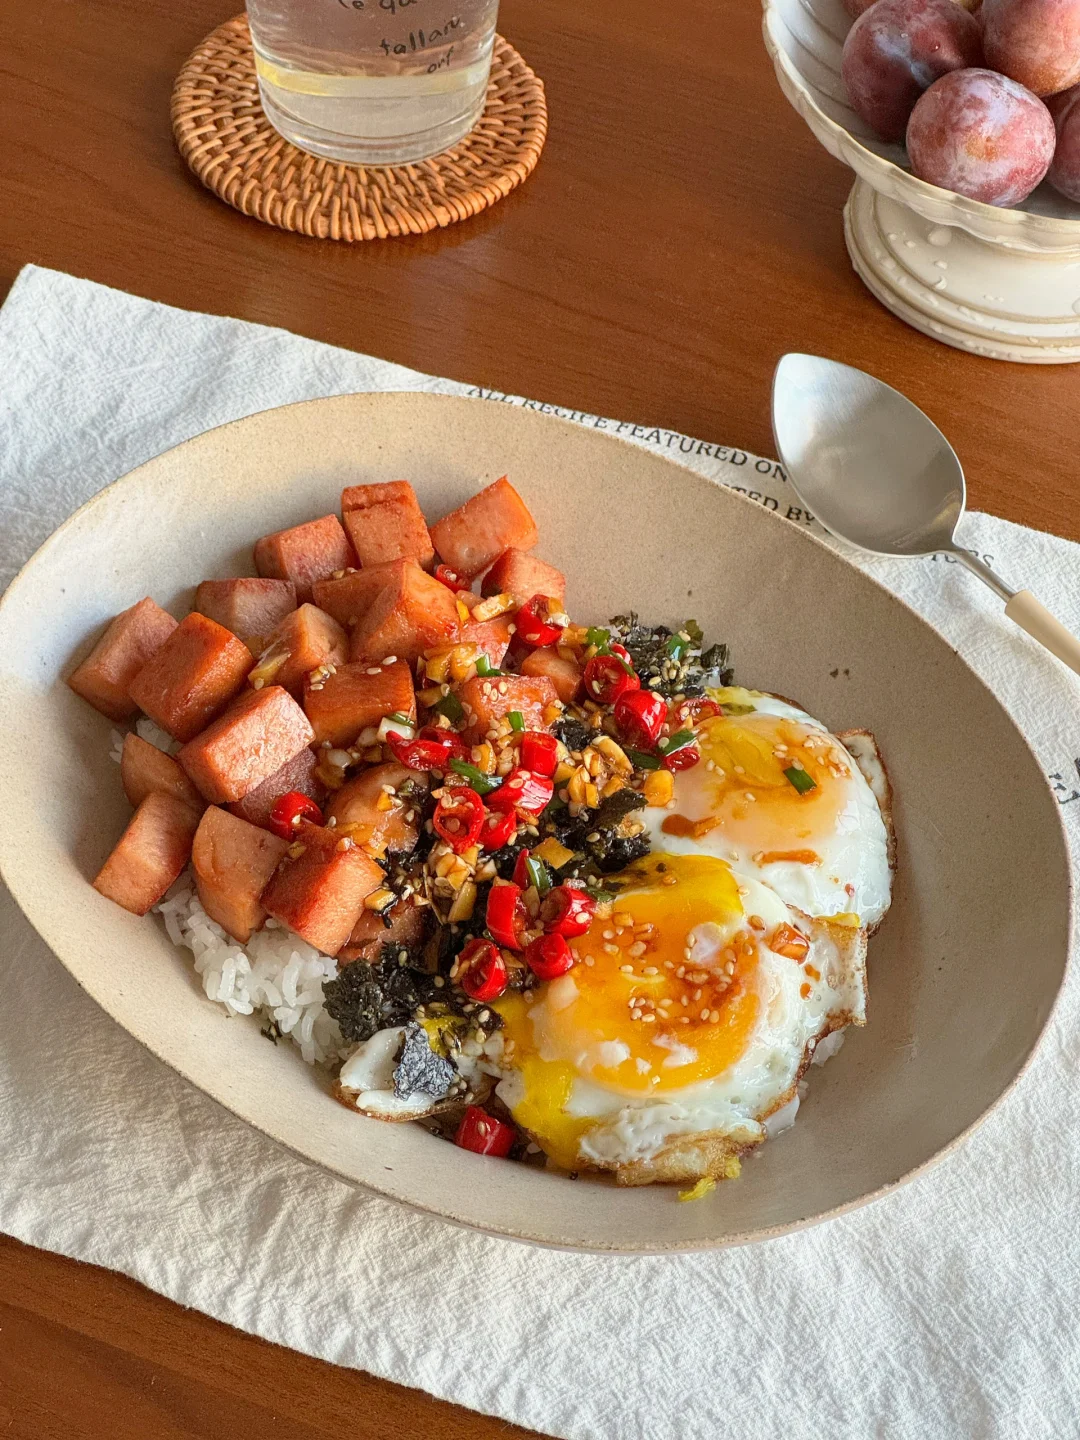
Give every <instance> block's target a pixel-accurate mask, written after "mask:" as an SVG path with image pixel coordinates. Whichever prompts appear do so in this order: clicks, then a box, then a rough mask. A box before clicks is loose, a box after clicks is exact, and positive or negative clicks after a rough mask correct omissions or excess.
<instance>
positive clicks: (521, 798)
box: [487, 765, 555, 815]
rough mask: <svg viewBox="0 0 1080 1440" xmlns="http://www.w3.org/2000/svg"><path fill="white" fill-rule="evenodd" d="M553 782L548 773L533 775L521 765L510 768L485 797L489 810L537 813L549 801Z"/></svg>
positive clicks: (552, 792) (553, 790) (553, 789)
mask: <svg viewBox="0 0 1080 1440" xmlns="http://www.w3.org/2000/svg"><path fill="white" fill-rule="evenodd" d="M554 793H555V783H554V781H553V780H552V779H551V777H550V775H534V774H533V772H532V771H531V770H526V769H525V768H524V767H523V766H520V765H519V766H518V767H517V769H515V770H511V771H510V774H509V775H507V777H506V779H505V780H504V781H503V783H502V784H501V785H500V786H499V788H498V790H493V791H492V792H491V794H490V795H489V796H488V797H487V803H488V809H490V810H504V811H505V810H522V811H524V812H525V814H526V815H539V814H540V812H541V811H542V810H543V809H544V808H545V807H546V806H547V805H549V804H550V803H551V797H552V795H554Z"/></svg>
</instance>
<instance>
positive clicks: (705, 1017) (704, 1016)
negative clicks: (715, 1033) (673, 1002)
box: [694, 995, 710, 1020]
mask: <svg viewBox="0 0 1080 1440" xmlns="http://www.w3.org/2000/svg"><path fill="white" fill-rule="evenodd" d="M694 998H695V1000H696V999H697V996H696V995H695V997H694ZM709 1013H710V1012H709V1007H708V1006H707V1005H706V1006H705V1009H704V1010H702V1012H701V1016H700V1018H701V1019H702V1020H708V1018H709Z"/></svg>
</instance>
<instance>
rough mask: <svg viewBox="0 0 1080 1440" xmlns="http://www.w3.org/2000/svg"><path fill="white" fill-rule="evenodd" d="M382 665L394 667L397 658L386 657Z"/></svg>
mask: <svg viewBox="0 0 1080 1440" xmlns="http://www.w3.org/2000/svg"><path fill="white" fill-rule="evenodd" d="M382 663H383V664H384V665H396V664H397V656H396V655H387V657H386V659H385V660H384V661H383V662H382Z"/></svg>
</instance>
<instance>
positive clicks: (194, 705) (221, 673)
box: [131, 611, 251, 740]
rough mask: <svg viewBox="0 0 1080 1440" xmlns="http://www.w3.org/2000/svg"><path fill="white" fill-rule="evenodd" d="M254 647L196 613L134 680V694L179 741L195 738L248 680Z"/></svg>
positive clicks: (145, 709)
mask: <svg viewBox="0 0 1080 1440" xmlns="http://www.w3.org/2000/svg"><path fill="white" fill-rule="evenodd" d="M250 669H251V651H250V650H249V649H248V647H247V646H246V645H245V644H244V642H243V641H242V640H238V639H237V637H236V636H235V635H234V634H233V633H232V631H231V630H226V629H225V627H224V625H219V624H218V623H217V621H216V620H208V619H207V618H206V616H205V615H199V614H198V613H197V612H194V611H193V612H192V613H191V614H190V615H188V616H186V617H185V618H184V619H183V620H181V622H180V624H179V625H178V626H177V627H176V629H175V630H174V631H173V633H172V634H171V635H170V636H169V638H168V640H166V641H165V644H164V645H162V647H161V648H160V650H158V652H157V654H156V655H154V656H153V657H152V658H151V659H150V660H149V661H148V662H147V664H146V665H144V666H143V668H142V669H141V670H140V671H139V673H138V675H136V676H135V679H134V680H133V681H132V683H131V698H132V699H133V700H134V701H135V703H136V704H137V705H138V706H139V707H140V709H142V710H144V711H145V712H146V714H147V715H149V716H150V719H151V720H153V722H154V723H155V725H160V726H161V728H162V729H163V730H167V731H168V732H169V734H170V735H171V736H172V737H173V738H174V739H175V740H190V739H191V738H192V736H194V735H197V734H198V733H199V731H200V730H202V729H204V728H205V727H206V726H207V725H208V724H209V722H210V721H211V720H212V719H213V718H214V716H215V715H217V714H218V712H219V711H221V710H224V708H225V706H226V705H227V704H228V703H229V701H230V700H231V699H232V698H233V696H234V695H235V694H236V692H237V691H238V690H239V689H240V687H241V686H242V685H243V683H244V681H245V680H246V679H247V672H248V671H249V670H250Z"/></svg>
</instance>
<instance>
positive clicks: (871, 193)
mask: <svg viewBox="0 0 1080 1440" xmlns="http://www.w3.org/2000/svg"><path fill="white" fill-rule="evenodd" d="M1003 228H1004V227H1003ZM844 235H845V238H846V240H847V248H848V254H849V255H850V256H851V263H852V265H853V266H854V267H855V272H856V274H857V275H858V276H859V278H860V280H862V281H863V283H864V284H865V285H866V287H867V288H868V289H869V290H870V292H871V293H872V294H873V295H874V296H876V298H877V299H878V300H880V301H881V303H882V304H883V305H884V306H885V307H886V308H887V309H889V310H891V311H892V313H893V314H894V315H898V316H899V317H900V319H901V320H905V321H906V322H907V323H908V324H909V325H913V326H914V327H915V329H916V330H921V331H922V332H923V333H924V334H925V335H930V336H931V337H932V338H933V339H935V340H941V341H943V342H944V343H945V344H946V345H954V346H956V348H957V349H959V350H967V351H969V352H970V353H971V354H973V355H986V356H988V357H990V358H992V359H995V360H1019V361H1022V362H1024V363H1026V364H1031V365H1067V364H1074V363H1076V362H1077V361H1080V248H1078V249H1076V250H1062V251H1060V252H1059V253H1057V254H1048V253H1047V252H1046V251H1041V252H1036V251H1033V250H1029V249H1024V248H1020V247H1019V246H1018V245H1017V244H1016V243H1015V242H1013V241H1011V240H1010V239H1009V237H1008V235H1006V234H1002V236H1001V237H1000V239H999V240H998V241H997V243H991V242H988V241H985V240H977V239H976V238H975V236H974V235H970V234H969V233H968V232H967V231H966V230H961V229H960V228H959V227H958V226H954V225H935V224H933V223H932V222H931V221H929V220H924V219H923V217H922V216H921V215H919V214H917V213H916V212H915V211H914V210H912V209H910V208H909V207H908V206H906V205H903V204H901V203H900V202H899V201H897V200H894V199H891V198H890V197H888V196H886V195H883V194H881V193H880V192H878V191H875V190H874V189H873V188H872V186H870V185H869V184H867V182H866V181H865V180H862V179H857V180H856V181H855V185H854V188H853V189H852V191H851V194H850V196H849V197H848V202H847V205H846V206H845V207H844Z"/></svg>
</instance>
